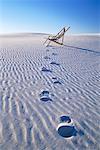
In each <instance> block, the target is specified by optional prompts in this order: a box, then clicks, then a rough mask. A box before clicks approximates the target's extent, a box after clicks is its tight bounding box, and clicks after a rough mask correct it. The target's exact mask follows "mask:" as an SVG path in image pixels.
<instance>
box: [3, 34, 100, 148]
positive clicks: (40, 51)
mask: <svg viewBox="0 0 100 150" xmlns="http://www.w3.org/2000/svg"><path fill="white" fill-rule="evenodd" d="M46 37H47V35H42V34H25V35H19V36H18V35H14V36H11V35H9V36H1V37H0V150H85V149H86V150H99V149H100V78H99V77H100V45H99V41H100V37H99V36H68V37H66V38H65V46H62V47H61V46H51V47H45V46H44V45H43V42H44V40H45V38H46ZM43 67H44V68H45V70H42V69H43ZM46 69H47V70H46ZM43 91H48V92H44V93H43ZM41 92H42V93H41ZM43 94H46V96H47V95H48V96H47V99H41V96H44V95H43ZM62 115H67V116H70V118H71V119H72V120H73V123H74V126H75V129H76V131H77V133H76V135H75V136H73V137H72V138H71V139H67V138H63V137H62V136H60V135H59V134H58V132H57V130H56V129H57V127H58V125H59V123H60V122H59V118H60V117H61V116H62Z"/></svg>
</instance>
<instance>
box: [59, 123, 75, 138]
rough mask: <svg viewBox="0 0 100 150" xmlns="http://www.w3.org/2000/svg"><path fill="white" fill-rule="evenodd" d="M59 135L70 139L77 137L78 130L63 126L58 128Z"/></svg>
mask: <svg viewBox="0 0 100 150" xmlns="http://www.w3.org/2000/svg"><path fill="white" fill-rule="evenodd" d="M58 134H59V135H60V136H62V137H64V138H70V137H72V136H76V134H77V130H76V129H75V127H74V126H68V125H67V126H66V125H63V126H60V127H59V128H58Z"/></svg>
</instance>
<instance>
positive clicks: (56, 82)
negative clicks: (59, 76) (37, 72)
mask: <svg viewBox="0 0 100 150" xmlns="http://www.w3.org/2000/svg"><path fill="white" fill-rule="evenodd" d="M53 83H54V84H61V82H60V81H54V82H53Z"/></svg>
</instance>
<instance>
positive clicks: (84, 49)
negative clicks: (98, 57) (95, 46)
mask: <svg viewBox="0 0 100 150" xmlns="http://www.w3.org/2000/svg"><path fill="white" fill-rule="evenodd" d="M64 46H66V47H70V48H76V49H80V50H83V51H88V52H92V53H96V54H100V52H98V51H94V50H90V49H86V48H82V47H75V46H71V45H64Z"/></svg>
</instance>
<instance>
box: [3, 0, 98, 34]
mask: <svg viewBox="0 0 100 150" xmlns="http://www.w3.org/2000/svg"><path fill="white" fill-rule="evenodd" d="M99 9H100V1H99V0H0V34H3V33H23V32H28V33H30V32H31V33H34V32H35V33H56V32H58V31H59V30H60V29H61V28H62V27H63V26H70V27H71V28H70V33H72V34H81V33H98V32H99V33H100V20H99V18H100V15H99V14H100V11H99Z"/></svg>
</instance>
